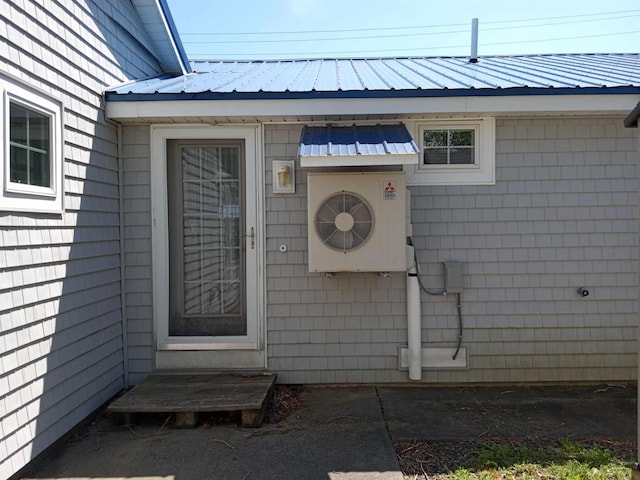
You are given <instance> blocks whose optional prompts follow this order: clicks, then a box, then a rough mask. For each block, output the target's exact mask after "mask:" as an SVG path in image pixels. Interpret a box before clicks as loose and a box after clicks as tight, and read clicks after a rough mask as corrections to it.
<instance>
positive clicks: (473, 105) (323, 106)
mask: <svg viewBox="0 0 640 480" xmlns="http://www.w3.org/2000/svg"><path fill="white" fill-rule="evenodd" d="M632 102H633V103H638V102H640V92H636V94H635V95H565V96H558V95H550V96H547V97H544V96H512V97H450V98H445V97H440V98H418V99H416V98H386V99H380V100H379V101H376V102H371V101H369V100H365V99H360V98H354V99H327V100H324V101H322V102H318V101H314V100H280V101H278V102H256V101H252V100H229V101H225V102H214V103H212V102H211V101H206V100H202V101H189V102H176V101H166V102H107V105H106V109H107V117H108V118H111V119H113V120H118V119H122V120H125V119H138V120H144V121H153V120H154V119H155V118H186V117H200V118H207V117H227V118H228V117H243V116H244V117H252V118H256V117H270V116H273V117H283V116H285V117H286V116H291V117H295V116H309V115H317V116H336V115H386V114H391V115H400V116H402V115H412V114H426V113H429V114H433V115H437V114H485V113H496V114H500V113H504V114H510V113H511V114H522V113H525V114H526V113H533V114H535V113H541V114H544V113H568V114H570V113H574V114H579V113H585V112H589V113H590V112H606V113H615V114H621V115H622V114H627V113H628V112H629V104H630V103H632Z"/></svg>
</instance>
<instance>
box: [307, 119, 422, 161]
mask: <svg viewBox="0 0 640 480" xmlns="http://www.w3.org/2000/svg"><path fill="white" fill-rule="evenodd" d="M418 153H420V149H419V148H418V146H417V145H416V143H415V142H414V141H413V138H412V137H411V134H409V131H408V130H407V127H405V126H404V124H397V125H359V126H356V125H353V126H350V127H334V126H326V127H325V126H323V127H304V128H303V129H302V135H301V136H300V145H299V146H298V156H299V157H300V159H301V162H302V166H322V165H337V164H339V165H341V166H347V165H361V164H363V163H367V164H371V163H378V164H384V165H391V164H405V163H417V162H418Z"/></svg>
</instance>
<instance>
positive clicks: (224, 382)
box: [107, 373, 276, 427]
mask: <svg viewBox="0 0 640 480" xmlns="http://www.w3.org/2000/svg"><path fill="white" fill-rule="evenodd" d="M275 381H276V374H274V373H258V374H244V373H243V374H240V373H207V374H204V373H200V374H155V375H150V376H149V377H148V379H147V380H145V381H144V382H142V383H141V384H139V385H136V386H135V387H133V388H132V389H131V390H130V391H128V392H127V393H125V394H124V395H123V396H121V397H120V398H118V399H116V400H115V401H114V402H112V403H111V405H109V407H108V408H107V413H109V414H113V415H121V416H124V421H125V422H131V419H132V415H135V414H136V413H172V414H175V415H176V426H182V427H193V426H195V425H196V424H197V419H198V414H199V413H205V412H206V413H212V412H235V411H239V412H241V417H242V426H243V427H259V426H260V425H261V424H262V421H263V419H264V415H265V413H266V409H267V405H268V401H269V399H270V397H271V394H272V393H273V388H274V385H275Z"/></svg>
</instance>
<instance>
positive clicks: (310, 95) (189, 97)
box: [106, 85, 640, 102]
mask: <svg viewBox="0 0 640 480" xmlns="http://www.w3.org/2000/svg"><path fill="white" fill-rule="evenodd" d="M616 94H640V86H631V85H630V86H625V87H585V88H578V87H575V88H531V87H516V88H508V89H501V88H497V89H492V88H486V89H474V88H471V89H459V90H449V89H442V90H353V91H311V92H290V91H289V92H263V91H260V92H224V93H222V92H210V91H209V92H199V93H188V92H176V93H157V92H154V93H117V92H115V91H108V92H106V100H107V102H144V101H147V102H149V101H176V100H178V101H193V100H302V99H309V100H312V99H329V98H347V99H348V98H367V99H375V98H434V97H447V98H449V97H513V96H521V95H526V96H550V95H553V96H557V95H616Z"/></svg>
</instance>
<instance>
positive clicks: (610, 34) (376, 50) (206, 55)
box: [196, 30, 640, 58]
mask: <svg viewBox="0 0 640 480" xmlns="http://www.w3.org/2000/svg"><path fill="white" fill-rule="evenodd" d="M635 33H640V30H632V31H628V32H615V33H603V34H599V35H580V36H574V37H555V38H541V39H533V40H520V41H510V42H494V43H485V44H483V46H501V45H515V44H523V43H540V42H556V41H563V40H580V39H587V38H599V37H610V36H614V35H631V34H635ZM466 47H468V45H467V44H465V45H447V46H442V45H439V46H437V47H414V48H401V49H397V48H394V49H387V50H384V49H383V50H381V49H375V50H371V49H369V50H349V51H336V52H318V53H314V54H312V55H320V56H329V55H353V54H374V55H376V56H377V55H378V54H379V53H386V52H408V51H424V50H447V49H453V48H466ZM196 55H197V56H198V57H216V56H217V57H222V56H225V57H226V56H233V57H239V56H244V57H247V56H251V57H258V56H265V55H269V56H271V55H272V54H265V53H215V54H207V53H198V54H196ZM277 55H279V56H280V55H300V53H299V52H289V53H278V54H277ZM306 55H309V53H307V54H306ZM416 55H417V54H416ZM307 58H308V57H307Z"/></svg>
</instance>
